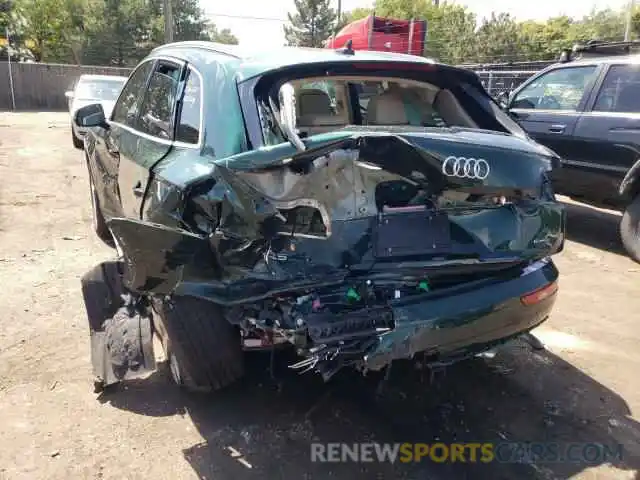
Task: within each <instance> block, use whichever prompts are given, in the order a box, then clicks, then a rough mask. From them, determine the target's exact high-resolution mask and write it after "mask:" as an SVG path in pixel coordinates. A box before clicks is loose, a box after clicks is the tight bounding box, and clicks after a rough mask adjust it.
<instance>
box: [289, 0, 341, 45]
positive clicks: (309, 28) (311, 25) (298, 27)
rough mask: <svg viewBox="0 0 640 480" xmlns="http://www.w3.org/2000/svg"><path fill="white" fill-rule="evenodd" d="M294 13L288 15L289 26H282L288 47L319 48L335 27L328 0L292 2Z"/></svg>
mask: <svg viewBox="0 0 640 480" xmlns="http://www.w3.org/2000/svg"><path fill="white" fill-rule="evenodd" d="M293 1H294V3H295V6H296V13H294V14H293V15H292V14H290V13H289V14H288V18H289V23H290V25H285V26H284V36H285V38H286V40H287V44H288V45H294V46H299V47H321V46H322V44H323V42H324V41H325V40H326V39H327V38H329V36H330V35H331V34H332V33H333V31H334V28H335V26H336V23H335V22H336V13H335V11H334V10H333V9H332V8H330V7H329V0H293Z"/></svg>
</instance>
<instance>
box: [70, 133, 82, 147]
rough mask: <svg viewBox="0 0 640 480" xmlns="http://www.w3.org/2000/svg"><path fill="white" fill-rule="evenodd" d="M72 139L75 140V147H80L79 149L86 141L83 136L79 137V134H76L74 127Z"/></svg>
mask: <svg viewBox="0 0 640 480" xmlns="http://www.w3.org/2000/svg"><path fill="white" fill-rule="evenodd" d="M71 141H72V142H73V146H74V147H75V148H78V149H83V148H84V141H83V140H82V139H81V138H78V136H76V134H75V132H74V131H73V128H72V129H71Z"/></svg>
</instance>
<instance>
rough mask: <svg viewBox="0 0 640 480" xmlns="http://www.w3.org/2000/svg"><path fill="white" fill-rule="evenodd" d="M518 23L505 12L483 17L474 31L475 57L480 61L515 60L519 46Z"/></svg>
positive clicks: (518, 58)
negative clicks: (487, 17) (486, 17)
mask: <svg viewBox="0 0 640 480" xmlns="http://www.w3.org/2000/svg"><path fill="white" fill-rule="evenodd" d="M519 33H520V32H519V26H518V23H517V22H516V21H515V20H514V19H513V18H512V17H511V16H510V15H509V14H507V13H500V14H498V15H496V14H495V13H492V14H491V17H490V18H489V19H484V20H483V21H482V24H481V25H480V28H478V31H477V33H476V42H475V44H476V46H477V49H478V50H477V52H476V57H477V60H478V61H480V62H515V61H518V60H523V58H521V57H520V53H521V46H520V45H519V43H518V40H519V38H520V35H519Z"/></svg>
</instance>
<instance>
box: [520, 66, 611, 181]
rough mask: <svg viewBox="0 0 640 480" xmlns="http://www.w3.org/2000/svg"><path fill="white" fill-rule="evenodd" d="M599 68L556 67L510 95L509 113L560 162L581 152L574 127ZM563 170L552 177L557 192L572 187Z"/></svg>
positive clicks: (567, 160)
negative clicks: (557, 157) (554, 154)
mask: <svg viewBox="0 0 640 480" xmlns="http://www.w3.org/2000/svg"><path fill="white" fill-rule="evenodd" d="M600 68H601V67H600V66H599V65H597V64H586V65H585V64H579V65H566V66H559V67H555V68H553V69H551V70H548V71H546V72H544V73H542V74H541V75H539V76H537V77H535V78H534V79H533V80H532V81H530V82H528V83H526V84H525V86H524V87H522V88H521V89H519V90H518V91H517V92H516V93H515V95H514V96H513V98H512V99H511V102H510V105H509V111H510V113H511V114H512V115H513V116H514V117H515V118H516V119H517V120H518V122H520V124H521V125H522V127H523V128H524V129H525V130H526V131H527V132H528V133H529V134H530V135H531V136H532V137H533V138H534V139H535V140H536V141H538V142H540V143H542V144H543V145H546V146H547V147H549V148H551V149H552V150H553V151H555V152H556V153H557V154H558V155H560V156H561V157H562V159H563V165H564V164H565V163H566V164H567V165H570V163H569V162H570V160H571V159H575V158H577V157H580V156H581V153H580V151H581V148H582V145H581V141H580V140H578V139H576V138H575V137H574V131H575V127H576V124H577V122H578V118H579V117H580V114H581V112H582V111H583V110H584V107H585V105H586V103H587V100H588V99H589V95H590V93H591V91H592V90H593V86H594V84H595V81H596V79H597V77H598V74H599V72H600ZM562 170H564V169H562ZM566 173H568V172H565V171H563V172H562V177H561V179H554V180H556V181H555V182H554V183H557V185H556V188H557V189H558V191H559V192H560V193H569V191H570V190H571V185H570V184H568V185H565V181H564V180H565V174H566ZM559 180H562V181H559ZM563 191H564V192H563Z"/></svg>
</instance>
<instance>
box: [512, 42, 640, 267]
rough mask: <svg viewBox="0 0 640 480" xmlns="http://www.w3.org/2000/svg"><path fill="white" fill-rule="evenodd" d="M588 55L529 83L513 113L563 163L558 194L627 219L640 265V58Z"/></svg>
mask: <svg viewBox="0 0 640 480" xmlns="http://www.w3.org/2000/svg"><path fill="white" fill-rule="evenodd" d="M596 46H597V47H600V51H603V50H605V48H603V47H607V48H609V47H610V46H611V44H608V45H603V44H601V45H596ZM586 50H587V53H590V54H591V55H585V56H584V57H583V58H580V59H578V60H573V61H571V60H570V61H566V62H564V63H558V64H555V65H552V66H550V67H548V68H546V69H544V70H542V71H541V72H539V73H538V74H536V75H534V76H533V77H531V78H530V79H528V80H527V81H525V82H524V83H523V84H522V85H520V87H518V88H517V89H516V90H514V91H513V92H512V93H511V94H510V95H509V99H508V101H507V104H506V108H507V109H508V110H509V112H510V113H511V115H512V116H513V117H514V118H516V119H517V120H518V122H519V123H520V124H521V125H522V126H523V127H524V128H525V129H526V130H527V131H528V132H529V134H530V135H531V136H532V137H533V138H534V139H535V140H537V141H538V142H540V143H542V144H544V145H546V146H547V147H549V148H551V149H552V150H554V151H555V152H556V153H558V154H559V155H560V156H561V157H562V167H563V168H560V169H556V171H555V172H554V175H553V183H554V189H555V191H556V192H557V193H560V194H564V195H568V196H570V197H575V198H579V199H583V200H586V201H588V202H592V203H595V204H600V205H606V206H613V207H615V208H619V209H621V210H623V211H624V215H623V217H622V222H621V224H620V233H621V237H622V242H623V244H624V246H625V248H626V249H627V251H628V252H629V254H630V255H631V257H633V258H634V259H635V260H636V261H640V54H638V55H630V54H626V55H613V56H611V55H608V56H599V55H597V49H596V48H595V47H591V48H587V49H586ZM594 54H595V55H594Z"/></svg>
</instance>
